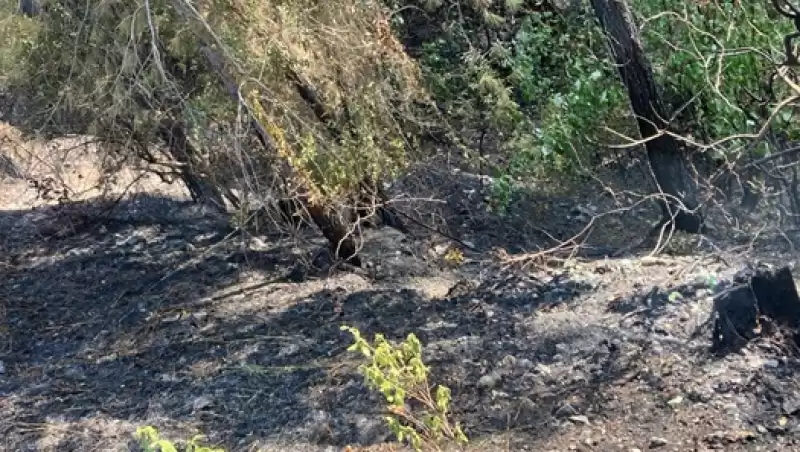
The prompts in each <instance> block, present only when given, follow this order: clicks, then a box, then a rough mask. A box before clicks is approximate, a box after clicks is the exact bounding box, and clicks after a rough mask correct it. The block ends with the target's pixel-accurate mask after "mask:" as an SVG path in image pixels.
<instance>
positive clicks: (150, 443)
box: [134, 425, 225, 452]
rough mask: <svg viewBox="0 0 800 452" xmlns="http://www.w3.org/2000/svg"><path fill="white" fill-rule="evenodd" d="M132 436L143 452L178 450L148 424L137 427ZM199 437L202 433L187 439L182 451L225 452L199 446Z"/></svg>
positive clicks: (174, 451)
mask: <svg viewBox="0 0 800 452" xmlns="http://www.w3.org/2000/svg"><path fill="white" fill-rule="evenodd" d="M134 437H135V439H136V440H137V441H139V446H140V447H141V448H142V449H143V450H144V452H178V448H177V447H175V444H174V443H173V442H172V441H169V440H167V439H162V438H161V437H160V435H159V434H158V430H156V428H155V427H152V426H149V425H147V426H144V427H139V428H137V429H136V433H134ZM200 439H202V435H198V436H195V437H194V438H192V439H190V440H189V441H187V442H186V447H184V448H183V452H225V450H224V449H218V448H212V447H208V446H201V445H200V444H199V442H198V441H199V440H200Z"/></svg>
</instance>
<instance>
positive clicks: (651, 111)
mask: <svg viewBox="0 0 800 452" xmlns="http://www.w3.org/2000/svg"><path fill="white" fill-rule="evenodd" d="M591 2H592V7H593V8H594V12H595V15H596V16H597V19H598V20H599V22H600V25H601V26H602V27H603V30H604V31H605V34H606V37H607V39H608V46H609V49H610V51H611V55H612V56H613V58H614V62H615V63H616V65H617V68H618V69H619V75H620V78H621V79H622V83H623V84H624V85H625V88H626V89H627V91H628V97H629V98H630V103H631V108H632V110H633V112H634V114H635V115H636V118H637V122H638V125H639V132H640V134H641V136H642V138H643V139H645V140H646V144H645V146H646V148H647V157H648V160H649V162H650V168H651V169H652V170H653V175H654V176H655V181H656V183H657V185H658V186H659V189H660V192H661V193H663V195H664V196H661V199H660V201H659V202H660V205H661V210H662V213H663V216H664V218H663V222H662V224H664V223H672V224H673V225H674V226H675V229H677V230H682V231H686V232H691V233H698V232H703V231H704V230H705V227H704V221H703V216H702V213H701V212H700V209H699V203H698V201H697V183H696V182H695V181H694V179H693V178H692V177H691V174H690V172H689V167H688V161H687V159H686V155H685V154H684V153H683V152H682V150H681V148H680V146H679V144H678V141H677V140H676V139H675V138H674V137H672V136H670V135H667V134H661V131H663V130H666V129H667V127H668V124H667V121H666V119H665V118H666V110H665V108H664V104H663V101H662V99H661V95H660V93H659V91H658V85H657V84H656V82H655V80H654V78H653V70H652V68H651V67H650V63H649V61H648V60H647V57H646V55H645V54H644V49H643V48H642V44H641V41H640V39H639V31H638V29H637V27H636V25H635V24H634V22H633V16H632V14H631V10H630V6H629V5H628V2H627V0H591Z"/></svg>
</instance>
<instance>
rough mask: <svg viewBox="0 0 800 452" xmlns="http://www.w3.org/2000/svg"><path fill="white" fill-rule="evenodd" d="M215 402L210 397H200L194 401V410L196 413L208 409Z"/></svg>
mask: <svg viewBox="0 0 800 452" xmlns="http://www.w3.org/2000/svg"><path fill="white" fill-rule="evenodd" d="M213 403H214V401H213V400H212V399H211V397H209V396H199V397H196V398H195V399H194V401H193V402H192V409H193V410H194V411H200V410H203V409H205V408H208V407H210V406H211V404H213Z"/></svg>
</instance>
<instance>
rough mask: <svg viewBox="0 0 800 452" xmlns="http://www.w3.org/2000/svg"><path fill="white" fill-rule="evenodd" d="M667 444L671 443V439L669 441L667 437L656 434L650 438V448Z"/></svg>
mask: <svg viewBox="0 0 800 452" xmlns="http://www.w3.org/2000/svg"><path fill="white" fill-rule="evenodd" d="M667 444H669V441H667V439H666V438H661V437H660V436H654V437H652V438H650V448H651V449H652V448H654V447H662V446H666V445H667Z"/></svg>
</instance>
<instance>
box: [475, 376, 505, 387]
mask: <svg viewBox="0 0 800 452" xmlns="http://www.w3.org/2000/svg"><path fill="white" fill-rule="evenodd" d="M501 378H502V377H500V375H499V374H498V373H497V372H492V373H490V374H487V375H484V376H482V377H481V378H480V380H478V387H480V388H493V387H495V386H497V384H498V383H500V380H501Z"/></svg>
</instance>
